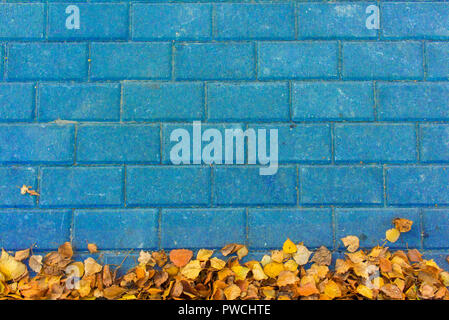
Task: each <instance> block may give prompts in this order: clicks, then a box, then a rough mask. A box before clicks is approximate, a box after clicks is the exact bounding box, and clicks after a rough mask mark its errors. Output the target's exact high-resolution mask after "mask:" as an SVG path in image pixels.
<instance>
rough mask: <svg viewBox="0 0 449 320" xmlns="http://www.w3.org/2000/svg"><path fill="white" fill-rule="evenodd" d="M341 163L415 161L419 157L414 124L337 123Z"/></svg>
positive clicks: (336, 153) (336, 152)
mask: <svg viewBox="0 0 449 320" xmlns="http://www.w3.org/2000/svg"><path fill="white" fill-rule="evenodd" d="M334 137H335V138H334V139H335V142H334V144H335V161H337V162H361V161H363V162H379V163H385V162H411V161H414V160H416V157H417V151H416V132H415V125H413V124H336V125H335V131H334Z"/></svg>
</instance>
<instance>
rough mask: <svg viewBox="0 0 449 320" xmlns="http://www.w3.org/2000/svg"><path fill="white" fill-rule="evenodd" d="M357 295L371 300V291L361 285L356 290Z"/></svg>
mask: <svg viewBox="0 0 449 320" xmlns="http://www.w3.org/2000/svg"><path fill="white" fill-rule="evenodd" d="M356 291H357V293H358V294H360V295H362V296H364V297H365V298H368V299H372V298H373V290H371V289H370V288H368V287H367V286H364V285H363V284H361V285H359V286H358V287H357V289H356Z"/></svg>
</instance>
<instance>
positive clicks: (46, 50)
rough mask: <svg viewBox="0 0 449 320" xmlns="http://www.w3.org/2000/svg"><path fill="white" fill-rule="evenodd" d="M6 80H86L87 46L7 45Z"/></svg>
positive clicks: (48, 44) (56, 44)
mask: <svg viewBox="0 0 449 320" xmlns="http://www.w3.org/2000/svg"><path fill="white" fill-rule="evenodd" d="M8 50H9V54H8V60H7V63H8V75H7V77H8V80H14V81H16V80H83V79H85V78H86V77H87V54H88V51H87V44H81V43H70V44H69V43H14V44H9V49H8Z"/></svg>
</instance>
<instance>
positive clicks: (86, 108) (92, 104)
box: [39, 83, 120, 121]
mask: <svg viewBox="0 0 449 320" xmlns="http://www.w3.org/2000/svg"><path fill="white" fill-rule="evenodd" d="M39 120H40V121H53V120H70V121H114V120H115V121H118V120H120V85H119V84H114V83H98V84H97V83H96V84H87V83H82V84H66V83H43V84H41V85H40V86H39Z"/></svg>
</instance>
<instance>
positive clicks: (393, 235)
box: [385, 228, 401, 242]
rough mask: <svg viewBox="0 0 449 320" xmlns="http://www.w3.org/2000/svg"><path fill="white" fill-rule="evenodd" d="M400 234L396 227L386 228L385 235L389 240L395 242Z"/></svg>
mask: <svg viewBox="0 0 449 320" xmlns="http://www.w3.org/2000/svg"><path fill="white" fill-rule="evenodd" d="M400 235H401V233H400V232H399V230H398V229H396V228H392V229H389V230H387V232H385V237H386V238H387V240H388V241H390V242H396V241H397V240H398V239H399V236H400Z"/></svg>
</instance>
